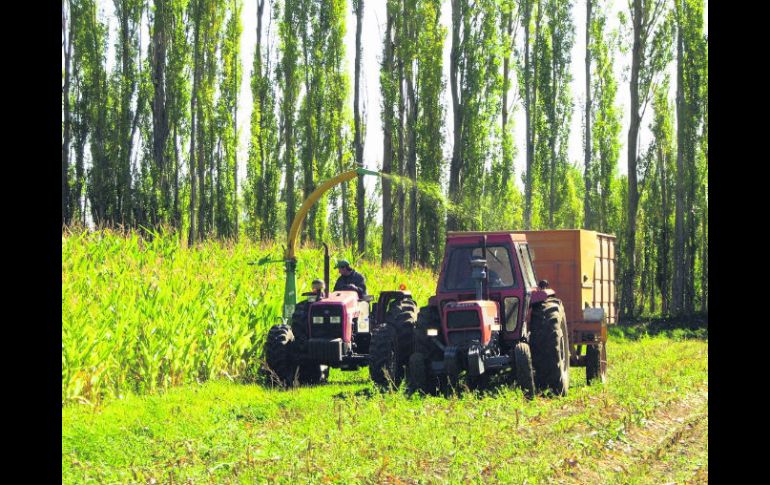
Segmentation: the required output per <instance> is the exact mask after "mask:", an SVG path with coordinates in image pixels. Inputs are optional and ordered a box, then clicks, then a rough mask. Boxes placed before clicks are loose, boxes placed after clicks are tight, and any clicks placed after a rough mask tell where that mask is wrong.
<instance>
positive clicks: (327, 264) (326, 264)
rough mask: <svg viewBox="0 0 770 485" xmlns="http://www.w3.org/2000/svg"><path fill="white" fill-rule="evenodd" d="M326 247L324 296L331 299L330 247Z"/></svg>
mask: <svg viewBox="0 0 770 485" xmlns="http://www.w3.org/2000/svg"><path fill="white" fill-rule="evenodd" d="M323 245H324V296H325V297H326V298H329V246H327V245H326V243H323Z"/></svg>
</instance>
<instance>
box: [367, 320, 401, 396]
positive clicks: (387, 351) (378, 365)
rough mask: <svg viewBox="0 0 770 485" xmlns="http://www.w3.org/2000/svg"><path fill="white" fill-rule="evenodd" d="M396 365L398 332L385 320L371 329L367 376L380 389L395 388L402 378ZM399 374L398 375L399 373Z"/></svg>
mask: <svg viewBox="0 0 770 485" xmlns="http://www.w3.org/2000/svg"><path fill="white" fill-rule="evenodd" d="M400 367H401V366H399V365H398V334H397V333H396V329H395V328H394V327H393V326H392V325H390V324H389V323H387V322H385V323H383V324H382V325H379V326H377V327H376V328H374V329H373V330H372V341H371V343H370V344H369V377H371V378H372V380H373V381H374V383H375V384H377V385H378V386H379V387H380V388H381V389H383V390H386V389H394V388H397V387H398V385H399V384H400V383H401V379H402V378H403V370H401V369H400ZM399 374H400V375H399Z"/></svg>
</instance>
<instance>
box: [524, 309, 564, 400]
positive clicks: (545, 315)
mask: <svg viewBox="0 0 770 485" xmlns="http://www.w3.org/2000/svg"><path fill="white" fill-rule="evenodd" d="M568 338H569V336H568V334H567V321H566V319H565V317H564V309H563V308H562V304H561V301H559V300H558V299H556V298H553V297H551V298H548V299H547V300H545V301H544V302H542V303H540V304H538V305H537V306H535V307H534V308H533V309H532V321H531V325H530V339H529V341H530V348H531V351H532V364H533V367H534V370H535V386H536V387H537V390H538V391H540V392H542V391H545V390H550V391H551V392H553V393H554V394H555V395H557V396H565V395H566V394H567V389H569V341H568Z"/></svg>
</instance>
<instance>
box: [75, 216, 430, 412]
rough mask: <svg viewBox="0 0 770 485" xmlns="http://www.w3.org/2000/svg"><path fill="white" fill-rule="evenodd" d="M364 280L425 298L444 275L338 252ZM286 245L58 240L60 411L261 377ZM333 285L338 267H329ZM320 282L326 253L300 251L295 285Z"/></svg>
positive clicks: (104, 235)
mask: <svg viewBox="0 0 770 485" xmlns="http://www.w3.org/2000/svg"><path fill="white" fill-rule="evenodd" d="M331 254H332V262H333V261H334V259H339V258H345V259H347V260H349V261H350V262H351V264H352V265H353V266H354V267H355V268H356V269H357V270H358V271H360V272H362V273H363V274H364V275H365V276H366V278H367V287H368V290H369V293H370V294H372V295H375V296H376V295H377V294H378V293H379V292H380V291H381V290H385V289H397V288H398V286H399V285H400V284H401V283H404V284H406V285H407V288H408V289H409V290H410V291H412V293H413V295H414V296H415V298H416V299H417V301H418V303H419V304H421V305H423V304H426V303H427V298H428V296H429V295H430V294H431V293H432V292H433V291H434V289H435V281H436V279H435V278H436V276H435V274H434V273H433V272H431V271H430V270H427V269H422V268H415V269H413V270H409V271H408V272H407V271H405V270H404V269H402V268H399V267H397V266H390V265H388V266H380V265H379V264H374V263H371V262H368V261H365V260H361V258H359V257H358V256H357V255H356V254H354V253H352V251H351V250H350V249H346V250H339V251H337V250H334V249H332V250H331ZM265 256H269V257H270V259H271V260H280V259H282V247H281V246H280V245H277V244H276V245H264V244H262V245H258V244H255V243H251V242H248V241H242V242H239V243H233V242H216V241H209V242H206V243H203V244H201V245H199V246H196V247H195V248H189V249H188V248H185V247H183V246H181V245H180V242H179V238H178V236H177V235H174V234H173V233H168V234H165V233H158V234H155V235H154V237H152V238H143V237H141V236H140V235H139V234H137V233H135V232H129V233H119V232H114V231H109V230H103V231H96V232H90V231H78V232H65V233H64V234H63V235H62V404H63V405H64V404H66V403H71V402H83V403H92V404H96V403H99V402H101V401H103V400H105V399H110V398H116V397H121V396H123V395H125V394H127V393H137V394H144V393H152V392H156V391H158V390H160V389H165V388H168V387H170V386H176V385H180V384H185V383H190V382H196V381H197V382H202V381H206V380H208V379H211V378H230V379H237V378H246V379H248V378H253V377H254V376H256V374H257V370H258V369H259V366H260V357H261V349H262V344H263V341H264V337H265V336H266V334H267V331H268V329H269V328H270V326H272V325H274V324H276V323H279V317H280V315H281V308H282V305H283V286H284V272H283V265H282V264H281V263H272V264H265V265H262V266H257V265H249V264H248V263H249V262H253V261H257V260H259V259H260V258H263V257H265ZM331 271H332V274H331V284H332V285H333V284H334V281H335V279H336V276H337V275H336V272H335V270H334V269H333V265H332V270H331ZM322 276H323V250H322V249H317V248H303V249H301V250H300V251H299V252H298V264H297V289H298V291H299V292H302V291H307V290H308V289H309V288H310V282H311V281H312V280H313V278H317V277H322Z"/></svg>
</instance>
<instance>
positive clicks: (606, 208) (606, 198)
mask: <svg viewBox="0 0 770 485" xmlns="http://www.w3.org/2000/svg"><path fill="white" fill-rule="evenodd" d="M606 24H607V16H606V14H605V13H604V12H603V11H602V9H601V8H599V5H596V6H595V7H594V14H593V19H592V22H591V43H592V45H591V49H592V50H591V52H592V56H593V60H594V64H593V65H594V68H593V79H594V83H593V86H592V88H593V93H592V100H593V103H592V106H591V119H592V120H593V124H592V140H591V142H592V150H591V154H592V159H593V160H592V163H591V167H592V171H591V173H590V174H589V177H590V187H591V193H590V195H589V197H590V199H591V201H592V207H594V208H595V211H594V213H595V216H596V220H595V221H591V222H592V224H591V225H590V226H589V228H590V229H595V230H597V231H600V232H604V233H611V234H620V233H621V231H622V229H621V227H620V224H619V211H620V206H619V203H618V200H617V199H618V198H617V193H618V189H617V185H618V159H619V155H620V147H621V145H620V131H621V124H620V121H621V113H620V110H619V109H618V107H617V106H616V104H615V98H616V96H617V91H618V83H617V80H616V79H615V74H614V64H615V59H614V55H613V46H614V45H615V42H616V41H615V35H616V34H615V33H609V35H608V33H607V31H606V30H607V29H606Z"/></svg>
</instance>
